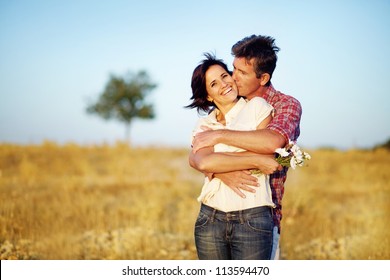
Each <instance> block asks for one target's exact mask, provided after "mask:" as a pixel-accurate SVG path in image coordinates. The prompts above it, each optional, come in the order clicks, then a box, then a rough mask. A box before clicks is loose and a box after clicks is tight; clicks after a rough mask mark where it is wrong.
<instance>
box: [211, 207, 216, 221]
mask: <svg viewBox="0 0 390 280" xmlns="http://www.w3.org/2000/svg"><path fill="white" fill-rule="evenodd" d="M216 212H217V209H213V213H212V214H211V222H212V223H214V218H215V213H216Z"/></svg>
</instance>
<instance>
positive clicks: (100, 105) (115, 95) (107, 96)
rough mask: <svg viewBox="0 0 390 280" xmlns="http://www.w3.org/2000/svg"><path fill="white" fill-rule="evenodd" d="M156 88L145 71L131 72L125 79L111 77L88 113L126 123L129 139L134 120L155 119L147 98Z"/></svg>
mask: <svg viewBox="0 0 390 280" xmlns="http://www.w3.org/2000/svg"><path fill="white" fill-rule="evenodd" d="M156 86H157V85H156V84H155V83H153V82H151V80H150V78H149V75H148V74H147V73H146V72H145V71H139V72H138V73H136V74H134V73H131V72H129V73H128V75H127V76H126V77H124V78H123V77H119V76H115V75H111V76H110V79H109V81H108V82H107V84H106V87H105V89H104V91H103V92H102V93H101V95H100V96H99V98H98V100H97V101H96V102H93V103H91V104H89V105H88V106H87V109H86V110H87V113H90V114H97V115H98V116H100V117H102V118H103V119H106V120H109V119H116V120H118V121H120V122H123V123H125V125H126V138H129V130H130V125H131V123H132V121H133V120H134V119H136V118H140V119H153V118H155V113H154V108H153V105H152V104H150V103H147V102H146V97H147V95H148V94H149V93H150V92H151V91H152V90H153V89H154V88H156Z"/></svg>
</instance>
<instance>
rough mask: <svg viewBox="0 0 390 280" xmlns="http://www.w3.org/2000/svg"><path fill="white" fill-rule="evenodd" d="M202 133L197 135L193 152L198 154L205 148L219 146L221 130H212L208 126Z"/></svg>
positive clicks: (204, 127) (203, 127)
mask: <svg viewBox="0 0 390 280" xmlns="http://www.w3.org/2000/svg"><path fill="white" fill-rule="evenodd" d="M201 128H202V129H203V131H202V132H199V133H197V134H196V135H195V137H194V140H193V141H192V152H193V153H196V151H198V150H200V149H202V148H205V147H213V146H214V145H216V144H218V143H219V142H218V136H219V135H220V133H221V131H220V130H212V129H211V128H208V127H207V126H202V127H201Z"/></svg>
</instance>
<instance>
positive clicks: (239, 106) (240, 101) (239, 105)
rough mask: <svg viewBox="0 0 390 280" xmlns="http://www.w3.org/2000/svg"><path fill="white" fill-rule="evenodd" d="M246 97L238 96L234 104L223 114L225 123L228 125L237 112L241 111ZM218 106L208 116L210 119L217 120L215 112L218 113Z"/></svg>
mask: <svg viewBox="0 0 390 280" xmlns="http://www.w3.org/2000/svg"><path fill="white" fill-rule="evenodd" d="M245 104H246V99H245V98H242V97H240V98H239V99H238V101H237V102H236V104H234V106H233V107H232V108H231V109H230V110H229V112H227V114H226V115H225V120H226V125H229V124H230V123H231V122H232V121H233V120H234V118H235V117H236V116H237V114H238V113H239V112H240V111H241V109H242V108H243V107H244V106H245ZM219 112H220V111H219V110H218V108H215V109H214V110H213V111H212V112H211V113H210V115H209V117H210V118H211V119H212V121H214V122H217V114H219Z"/></svg>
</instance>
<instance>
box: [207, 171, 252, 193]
mask: <svg viewBox="0 0 390 280" xmlns="http://www.w3.org/2000/svg"><path fill="white" fill-rule="evenodd" d="M214 177H215V178H218V179H220V180H221V181H222V182H224V183H225V184H226V185H227V186H228V187H229V188H231V189H232V190H233V191H234V192H235V193H236V194H238V195H239V196H241V197H242V198H245V197H246V196H245V194H244V193H243V192H242V190H244V191H248V192H252V193H254V192H255V191H256V190H255V189H254V188H253V187H258V186H259V185H258V182H257V178H256V177H254V176H252V175H251V172H250V171H248V170H244V171H232V172H227V173H218V174H214Z"/></svg>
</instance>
